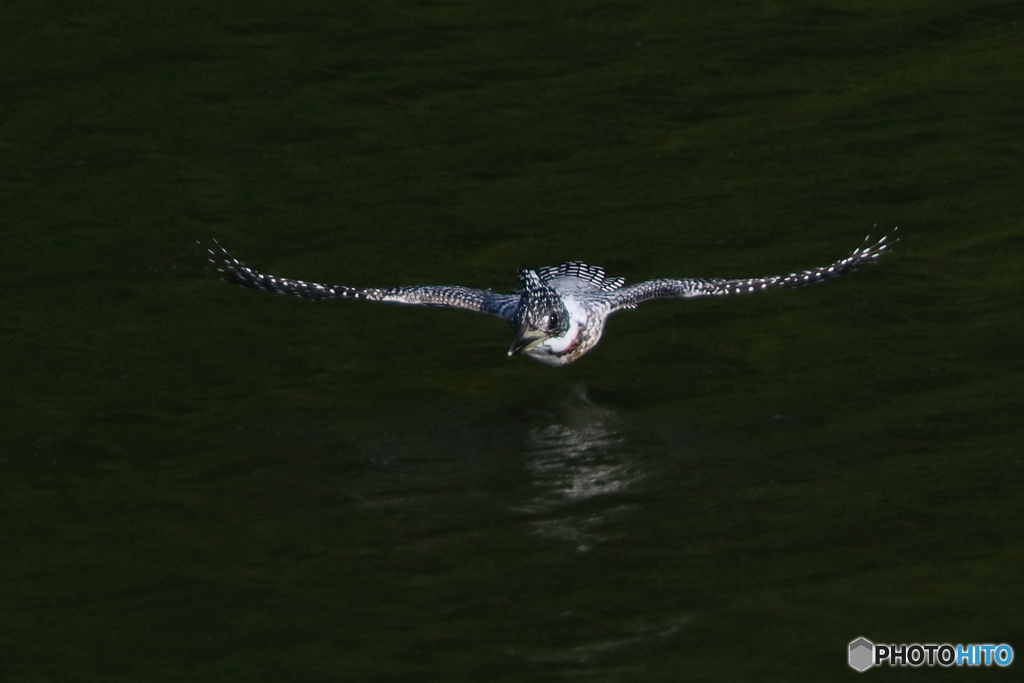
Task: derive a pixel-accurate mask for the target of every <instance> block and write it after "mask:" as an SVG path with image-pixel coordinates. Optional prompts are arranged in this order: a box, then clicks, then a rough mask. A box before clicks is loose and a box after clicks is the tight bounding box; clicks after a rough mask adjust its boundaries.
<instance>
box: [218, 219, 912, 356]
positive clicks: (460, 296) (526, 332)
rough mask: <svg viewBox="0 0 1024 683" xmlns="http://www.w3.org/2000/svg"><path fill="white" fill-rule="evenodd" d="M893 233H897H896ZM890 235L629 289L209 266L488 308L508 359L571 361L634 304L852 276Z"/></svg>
mask: <svg viewBox="0 0 1024 683" xmlns="http://www.w3.org/2000/svg"><path fill="white" fill-rule="evenodd" d="M893 232H895V230H894V231H893ZM891 235H892V233H889V234H888V235H885V236H884V237H882V238H881V239H879V240H877V241H875V242H871V241H870V236H869V237H868V238H865V240H864V242H863V243H862V244H861V246H859V247H857V248H856V249H854V250H853V251H851V252H850V253H849V255H847V256H846V257H845V258H841V259H839V260H838V261H836V262H834V263H831V264H829V265H827V266H822V267H820V268H812V269H810V270H805V271H802V272H799V273H791V274H789V275H775V276H770V277H758V278H748V279H742V280H724V279H718V278H711V279H705V278H683V279H662V280H647V281H646V282H640V283H637V284H635V285H629V286H628V287H627V286H626V281H625V279H624V278H621V277H607V276H606V275H605V272H604V269H603V268H599V267H597V266H590V265H587V264H586V263H583V262H582V261H570V262H568V263H563V264H562V265H560V266H550V267H544V268H537V269H536V270H531V269H529V268H521V269H519V282H520V285H521V286H520V288H519V289H517V290H515V291H514V292H513V293H512V294H495V293H494V292H493V291H491V290H490V289H471V288H468V287H457V286H443V285H442V286H437V285H426V286H422V287H381V288H365V289H364V288H359V287H346V286H344V285H326V284H319V283H316V282H305V281H303V280H292V279H289V278H283V277H275V276H273V275H267V274H266V273H261V272H259V271H257V270H254V269H252V268H250V267H249V266H247V265H245V264H244V263H242V262H241V261H239V260H238V259H237V258H235V257H234V256H232V255H231V254H230V253H229V252H228V251H227V250H226V249H224V248H223V247H222V246H220V245H219V244H216V243H214V245H213V246H212V247H208V248H207V257H208V259H209V263H210V265H211V267H212V268H213V269H214V270H215V271H216V272H218V273H220V275H221V276H222V277H223V278H224V279H225V280H227V281H228V282H232V283H234V284H236V285H242V286H245V287H250V288H252V289H262V290H265V291H268V292H277V293H278V294H290V295H292V296H297V297H301V298H303V299H311V300H313V301H322V300H326V299H362V300H364V301H385V302H392V303H399V304H413V305H420V306H446V307H449V308H462V309H466V310H469V311H476V312H478V313H488V314H490V315H495V316H498V317H499V318H504V319H505V320H507V321H509V323H510V324H511V325H512V328H513V329H514V330H515V331H516V338H515V341H513V342H512V346H511V347H510V348H509V350H508V355H509V356H514V355H516V354H520V353H521V354H524V355H527V356H529V357H530V358H533V359H534V360H537V361H540V362H541V363H544V364H546V365H568V364H569V363H572V362H573V361H575V360H577V359H579V358H580V357H581V356H583V354H585V353H587V351H590V350H591V349H592V348H594V346H596V345H597V342H598V341H600V339H601V334H602V333H603V332H604V325H605V322H606V321H607V320H608V316H609V315H611V314H612V313H615V312H617V311H623V310H627V309H631V308H636V307H637V304H641V303H643V302H645V301H650V300H651V299H663V298H680V299H690V298H693V297H698V296H722V295H725V294H746V293H748V292H760V291H762V290H765V289H769V288H773V287H799V286H801V285H807V284H811V283H812V282H819V281H821V280H825V279H827V278H830V277H835V276H837V275H841V274H843V273H847V272H849V271H851V270H853V269H854V268H857V267H858V266H860V265H862V264H864V263H867V262H870V261H873V260H875V259H877V258H878V257H879V256H881V255H882V254H883V253H885V252H886V251H887V250H888V249H889V247H890V245H891V244H892V243H893V242H895V241H896V240H895V239H894V240H889V237H890V236H891Z"/></svg>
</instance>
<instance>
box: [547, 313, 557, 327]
mask: <svg viewBox="0 0 1024 683" xmlns="http://www.w3.org/2000/svg"><path fill="white" fill-rule="evenodd" d="M548 327H558V316H557V315H555V314H554V313H552V314H551V315H549V316H548Z"/></svg>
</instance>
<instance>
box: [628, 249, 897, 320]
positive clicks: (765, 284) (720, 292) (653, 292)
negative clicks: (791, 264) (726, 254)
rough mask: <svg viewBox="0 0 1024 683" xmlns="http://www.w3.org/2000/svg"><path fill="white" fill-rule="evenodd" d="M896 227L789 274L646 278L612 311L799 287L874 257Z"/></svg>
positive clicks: (850, 268)
mask: <svg viewBox="0 0 1024 683" xmlns="http://www.w3.org/2000/svg"><path fill="white" fill-rule="evenodd" d="M895 232H896V231H895V230H893V232H891V233H889V234H888V235H885V236H884V237H882V238H881V239H879V240H878V241H876V242H869V240H870V235H869V236H868V237H866V238H865V239H864V243H863V244H861V245H860V246H859V247H857V248H856V249H854V250H853V251H851V252H850V254H849V255H848V256H847V257H846V258H842V259H839V260H838V261H836V262H835V263H831V264H829V265H827V266H822V267H820V268H813V269H811V270H805V271H803V272H800V273H790V274H789V275H774V276H771V277H758V278H749V279H746V280H722V279H701V278H687V279H675V280H671V279H670V280H648V281H647V282H640V283H638V284H635V285H631V286H629V287H623V288H622V289H620V290H618V291H617V292H616V293H615V295H614V296H613V297H612V311H613V312H614V311H620V310H622V309H624V308H635V307H636V305H637V304H640V303H643V302H644V301H650V300H651V299H663V298H683V299H689V298H692V297H696V296H724V295H726V294H746V293H748V292H760V291H761V290H763V289H768V288H770V287H801V286H803V285H809V284H811V283H812V282H820V281H821V280H826V279H828V278H830V277H835V276H837V275H842V274H843V273H848V272H850V271H851V270H853V269H854V268H857V267H859V266H861V265H862V264H864V263H867V262H869V261H874V260H875V259H877V258H878V257H879V256H881V255H882V254H883V253H885V252H886V251H887V250H888V249H889V247H890V245H891V244H892V243H894V242H896V241H897V240H896V239H892V240H889V238H890V237H891V236H892V235H893V233H895Z"/></svg>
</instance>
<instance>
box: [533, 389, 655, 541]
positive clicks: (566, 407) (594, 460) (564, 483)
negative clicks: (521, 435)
mask: <svg viewBox="0 0 1024 683" xmlns="http://www.w3.org/2000/svg"><path fill="white" fill-rule="evenodd" d="M538 422H539V424H535V425H533V426H531V427H530V428H529V431H528V432H527V434H526V437H525V442H524V448H525V455H526V457H527V460H526V467H527V469H528V472H529V474H530V475H531V478H532V482H533V486H534V488H535V490H536V493H535V495H534V496H533V497H532V498H531V499H530V500H528V501H527V502H526V503H524V504H522V505H520V506H517V507H515V508H514V510H515V511H516V512H520V513H526V514H528V515H531V516H533V517H535V518H536V520H535V521H534V525H535V527H536V531H537V533H538V534H540V535H542V536H545V537H547V538H554V539H560V540H565V541H570V542H573V543H576V544H577V549H578V550H580V551H581V552H585V551H587V550H589V549H590V548H591V547H592V544H593V543H596V542H599V541H602V540H607V536H606V535H605V534H603V533H602V532H601V527H602V526H603V525H604V524H605V523H606V522H607V521H608V519H609V518H610V517H611V516H613V515H618V514H621V513H622V512H624V511H625V510H626V509H627V508H628V507H629V505H628V504H626V503H624V502H623V500H622V497H621V494H622V493H624V492H625V491H626V490H627V489H628V488H629V486H630V485H631V484H633V483H635V482H636V481H638V480H639V479H640V478H642V476H643V475H642V474H641V473H640V472H638V471H637V469H636V466H635V465H634V464H633V463H631V462H629V461H628V460H626V456H625V453H624V451H623V449H622V448H621V447H622V445H623V444H624V441H625V439H624V437H623V436H622V435H621V433H620V420H619V416H618V414H617V413H616V412H615V411H614V410H610V409H608V408H603V407H601V406H598V405H596V404H595V403H593V402H592V401H591V400H590V399H589V398H587V394H586V388H585V387H583V386H582V385H576V386H573V387H572V389H571V390H570V391H569V392H568V394H567V395H566V396H565V397H564V398H563V399H562V400H561V401H559V403H558V406H557V408H556V412H555V414H554V415H552V416H549V417H547V418H544V419H542V420H538Z"/></svg>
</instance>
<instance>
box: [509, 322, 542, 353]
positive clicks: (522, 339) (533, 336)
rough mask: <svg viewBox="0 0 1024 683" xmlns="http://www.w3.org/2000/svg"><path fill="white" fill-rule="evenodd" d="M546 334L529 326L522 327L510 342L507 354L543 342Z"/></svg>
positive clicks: (525, 349) (530, 347)
mask: <svg viewBox="0 0 1024 683" xmlns="http://www.w3.org/2000/svg"><path fill="white" fill-rule="evenodd" d="M547 338H548V335H546V334H544V333H543V332H541V331H540V330H534V329H530V328H529V327H523V329H521V330H519V336H518V337H516V340H515V341H514V342H512V346H511V347H509V350H508V355H510V356H514V355H516V354H517V353H520V352H522V351H528V350H530V349H532V348H533V347H534V346H537V345H538V344H541V343H543V341H544V340H545V339H547Z"/></svg>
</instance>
